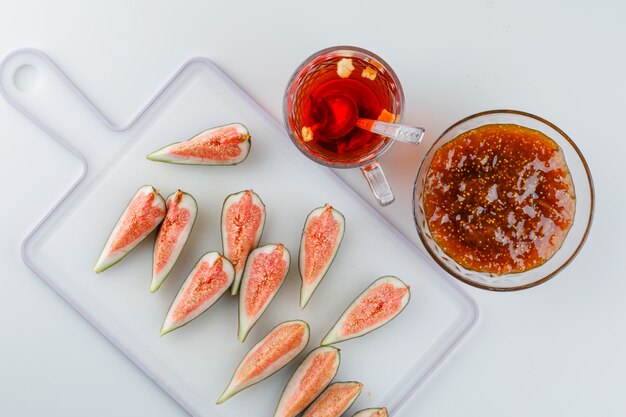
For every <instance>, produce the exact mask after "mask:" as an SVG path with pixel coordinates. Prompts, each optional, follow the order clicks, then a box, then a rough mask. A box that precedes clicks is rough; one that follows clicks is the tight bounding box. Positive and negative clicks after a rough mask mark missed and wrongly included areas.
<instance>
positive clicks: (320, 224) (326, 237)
mask: <svg viewBox="0 0 626 417" xmlns="http://www.w3.org/2000/svg"><path fill="white" fill-rule="evenodd" d="M340 228H341V225H340V223H339V221H337V220H336V219H335V218H334V216H333V212H332V207H330V206H328V205H327V206H326V207H325V209H324V211H323V213H322V214H320V215H319V216H317V217H314V218H312V219H311V220H310V221H309V224H308V226H307V230H306V232H305V237H304V239H305V240H304V250H305V252H306V254H307V257H306V258H305V260H304V282H305V283H306V284H312V283H313V282H315V280H316V279H317V278H318V277H319V275H320V272H321V271H322V269H323V268H324V267H325V266H326V265H327V264H328V262H329V260H330V259H331V258H332V256H333V253H334V251H335V248H336V246H337V243H338V242H337V237H338V236H339V233H340V230H341V229H340Z"/></svg>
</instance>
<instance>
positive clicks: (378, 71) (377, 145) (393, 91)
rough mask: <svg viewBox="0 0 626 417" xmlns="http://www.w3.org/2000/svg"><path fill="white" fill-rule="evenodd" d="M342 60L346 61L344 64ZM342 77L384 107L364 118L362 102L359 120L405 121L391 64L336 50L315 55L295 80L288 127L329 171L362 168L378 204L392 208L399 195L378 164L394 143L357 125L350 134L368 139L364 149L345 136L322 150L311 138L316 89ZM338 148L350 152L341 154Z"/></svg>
mask: <svg viewBox="0 0 626 417" xmlns="http://www.w3.org/2000/svg"><path fill="white" fill-rule="evenodd" d="M340 61H343V62H342V63H340ZM343 64H346V66H347V69H348V72H347V74H348V75H347V76H346V73H344V74H341V71H342V70H343V69H345V68H344V67H341V65H343ZM353 64H354V65H353ZM342 79H344V80H345V79H351V80H352V81H349V82H350V83H352V85H355V86H356V87H359V83H360V84H361V85H364V86H367V87H368V88H369V87H371V88H372V91H373V92H374V93H373V94H374V95H375V96H376V97H377V104H376V105H379V104H380V105H382V108H383V109H384V112H383V113H381V114H380V115H378V114H369V115H367V114H366V115H363V114H361V112H362V108H365V107H367V106H362V105H361V104H359V107H358V113H359V115H358V117H368V118H374V119H376V118H377V119H378V120H382V121H387V122H394V123H400V122H401V120H402V116H403V111H404V93H403V92H402V87H401V85H400V81H399V80H398V77H397V76H396V74H395V73H394V72H393V70H392V69H391V68H390V67H389V65H388V64H387V63H386V62H385V61H383V60H382V59H381V58H380V57H378V56H377V55H375V54H373V53H372V52H369V51H367V50H365V49H361V48H357V47H353V46H337V47H332V48H327V49H324V50H321V51H319V52H316V53H315V54H313V55H311V56H310V57H308V58H307V59H306V60H305V61H304V62H303V63H302V64H301V65H300V66H299V67H298V68H297V69H296V70H295V72H294V73H293V75H292V76H291V78H290V80H289V83H288V84H287V89H286V91H285V95H284V99H283V100H284V101H283V112H284V122H285V127H286V129H287V132H288V133H289V137H290V138H291V140H292V141H293V143H294V144H295V145H296V147H297V148H298V149H300V151H301V152H302V153H303V154H304V155H306V156H307V157H308V158H310V159H312V160H313V161H315V162H317V163H320V164H322V165H326V166H329V167H331V168H357V167H358V168H360V169H361V172H362V173H363V175H364V176H365V179H366V180H367V182H368V184H369V186H370V189H371V190H372V192H373V193H374V196H375V197H376V199H377V200H378V202H379V203H380V204H381V205H383V206H386V205H388V204H391V203H392V202H393V201H394V199H395V197H394V195H393V192H392V190H391V187H390V186H389V183H388V182H387V179H386V178H385V174H384V172H383V170H382V168H381V167H380V165H379V163H378V162H377V160H378V159H379V158H380V156H382V155H383V154H384V153H385V152H387V151H388V150H389V148H390V147H391V145H393V142H394V141H393V140H392V139H390V138H388V137H385V136H381V135H377V134H374V133H370V132H365V131H360V130H359V129H358V128H357V127H353V128H352V130H349V132H350V133H349V134H348V135H352V137H356V136H357V135H360V136H359V137H360V138H361V137H362V138H365V139H364V142H365V143H366V145H365V146H363V147H361V148H360V147H359V146H357V145H358V143H360V142H356V141H353V142H351V143H354V144H355V145H354V146H352V145H346V144H345V143H347V142H345V143H344V141H343V140H344V139H345V138H346V137H347V136H343V137H341V138H339V139H338V140H337V143H338V144H337V148H334V146H335V144H334V143H333V139H330V140H329V141H328V142H324V143H323V146H326V148H324V147H322V146H319V144H316V143H315V142H314V139H312V135H314V134H315V135H316V133H314V129H315V127H313V128H311V127H310V126H307V123H308V122H307V117H308V116H307V114H306V110H305V109H311V106H312V102H313V94H315V92H316V91H319V90H316V89H317V88H318V87H319V86H320V85H322V84H324V83H327V82H333V81H335V80H336V81H339V82H341V80H342ZM338 88H341V87H338ZM348 90H349V89H348ZM348 90H346V91H348ZM348 93H349V91H348ZM339 94H341V91H339ZM364 96H367V94H365V95H364ZM364 96H363V97H364ZM372 101H374V100H372ZM356 108H357V107H356V105H355V109H356ZM333 111H334V110H333ZM333 117H335V115H333ZM383 117H386V119H385V118H383ZM309 118H310V117H309ZM309 124H310V123H309ZM312 129H313V130H312ZM349 129H350V127H349ZM367 135H369V136H367ZM340 146H343V149H348V151H345V152H343V153H342V152H339V149H340V148H339V147H340Z"/></svg>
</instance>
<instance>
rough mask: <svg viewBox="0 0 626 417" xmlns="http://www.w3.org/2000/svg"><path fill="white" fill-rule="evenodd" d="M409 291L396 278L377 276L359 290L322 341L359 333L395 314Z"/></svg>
mask: <svg viewBox="0 0 626 417" xmlns="http://www.w3.org/2000/svg"><path fill="white" fill-rule="evenodd" d="M410 299H411V291H410V290H409V287H408V286H407V285H406V284H405V283H404V282H402V281H401V280H400V278H398V277H394V276H391V275H389V276H385V277H381V278H378V279H377V280H376V281H374V283H373V284H372V285H370V286H369V287H367V289H366V290H365V291H363V292H362V293H361V295H359V296H358V297H357V298H356V299H355V300H354V301H353V302H352V304H350V306H349V307H348V308H347V309H346V311H345V312H344V313H343V314H342V316H341V317H339V320H337V323H335V325H334V326H333V328H332V329H331V330H330V331H329V332H328V334H327V335H326V337H324V339H323V340H322V345H332V344H334V343H338V342H343V341H344V340H348V339H353V338H355V337H360V336H363V335H364V334H367V333H369V332H371V331H373V330H376V329H378V328H379V327H381V326H382V325H384V324H385V323H388V322H389V321H391V320H392V319H393V318H394V317H396V316H397V315H398V314H400V312H402V310H404V308H405V307H406V305H407V304H408V303H409V300H410Z"/></svg>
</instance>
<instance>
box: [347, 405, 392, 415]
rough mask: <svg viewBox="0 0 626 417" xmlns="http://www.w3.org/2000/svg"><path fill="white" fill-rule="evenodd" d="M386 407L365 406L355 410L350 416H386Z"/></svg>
mask: <svg viewBox="0 0 626 417" xmlns="http://www.w3.org/2000/svg"><path fill="white" fill-rule="evenodd" d="M388 416H389V414H388V413H387V409H386V408H385V407H381V408H366V409H364V410H361V411H357V412H356V413H355V414H354V415H353V416H352V417H388Z"/></svg>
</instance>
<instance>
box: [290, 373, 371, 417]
mask: <svg viewBox="0 0 626 417" xmlns="http://www.w3.org/2000/svg"><path fill="white" fill-rule="evenodd" d="M362 389H363V384H361V383H360V382H354V381H350V382H334V383H332V384H330V385H329V386H328V388H326V389H325V390H324V392H322V393H321V394H320V396H319V397H317V399H316V400H315V401H313V404H311V405H310V406H309V408H307V409H306V411H305V412H304V414H302V417H340V416H342V415H343V413H345V412H346V411H348V408H350V406H351V405H352V403H354V401H355V400H356V398H357V397H358V396H359V394H360V393H361V390H362Z"/></svg>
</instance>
